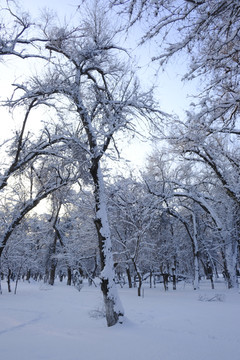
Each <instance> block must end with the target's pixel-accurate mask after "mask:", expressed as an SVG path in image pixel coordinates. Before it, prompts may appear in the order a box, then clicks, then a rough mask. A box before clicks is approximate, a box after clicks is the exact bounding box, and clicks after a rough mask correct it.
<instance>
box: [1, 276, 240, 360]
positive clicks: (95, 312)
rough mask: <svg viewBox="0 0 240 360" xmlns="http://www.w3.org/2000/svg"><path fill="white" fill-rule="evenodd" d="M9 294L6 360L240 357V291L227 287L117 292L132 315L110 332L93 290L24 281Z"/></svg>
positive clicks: (4, 301)
mask: <svg viewBox="0 0 240 360" xmlns="http://www.w3.org/2000/svg"><path fill="white" fill-rule="evenodd" d="M3 290H4V292H3V295H2V296H0V359H1V360H15V359H16V360H17V359H18V360H40V359H41V360H42V359H45V360H46V359H47V360H228V359H229V360H230V359H231V360H239V359H240V330H239V329H240V294H239V293H238V291H236V290H231V291H229V290H227V289H226V288H225V286H224V284H216V289H215V290H211V289H210V284H208V283H203V284H201V290H199V291H193V290H192V289H191V288H190V286H187V285H186V286H183V284H180V285H179V286H178V290H177V291H172V290H169V292H164V291H163V289H162V288H161V285H159V286H158V287H157V288H156V289H149V288H148V287H147V286H146V287H145V289H144V297H141V298H138V297H137V295H136V289H127V288H123V289H119V292H120V297H121V300H122V303H123V306H124V308H125V313H126V318H125V321H124V323H123V324H122V325H116V326H114V327H112V328H107V326H106V323H105V319H104V318H102V308H103V307H102V296H101V293H100V290H99V289H98V288H95V287H93V286H92V287H88V286H87V285H85V286H84V287H83V289H82V290H81V292H78V291H77V290H76V289H75V288H74V287H67V286H66V285H64V284H59V283H58V284H56V285H55V286H54V287H48V286H45V285H43V284H40V283H31V284H28V283H23V282H21V283H19V286H18V292H17V295H14V294H8V293H7V290H6V287H5V285H4V287H3ZM209 300H212V301H209ZM214 300H216V301H214ZM219 300H221V301H219Z"/></svg>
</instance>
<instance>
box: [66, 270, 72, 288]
mask: <svg viewBox="0 0 240 360" xmlns="http://www.w3.org/2000/svg"><path fill="white" fill-rule="evenodd" d="M71 284H72V270H71V268H70V267H69V266H68V268H67V285H69V286H71Z"/></svg>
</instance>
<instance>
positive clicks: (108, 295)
mask: <svg viewBox="0 0 240 360" xmlns="http://www.w3.org/2000/svg"><path fill="white" fill-rule="evenodd" d="M91 175H92V178H93V181H94V187H95V188H94V195H95V205H96V217H95V226H96V229H97V234H98V244H99V252H100V265H101V290H102V293H103V299H104V304H105V309H106V320H107V325H108V326H113V325H115V324H116V323H117V322H120V321H121V320H122V316H123V308H122V305H121V302H120V299H119V297H118V292H117V288H116V284H115V281H114V277H115V276H114V275H115V271H114V265H113V257H112V244H111V237H110V229H109V224H108V216H107V207H106V199H105V189H104V183H103V176H102V172H101V169H100V164H99V161H98V160H97V159H94V160H93V165H92V167H91Z"/></svg>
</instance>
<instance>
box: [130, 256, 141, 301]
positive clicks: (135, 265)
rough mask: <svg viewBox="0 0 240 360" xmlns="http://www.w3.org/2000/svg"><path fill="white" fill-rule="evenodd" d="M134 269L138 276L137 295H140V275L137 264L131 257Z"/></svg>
mask: <svg viewBox="0 0 240 360" xmlns="http://www.w3.org/2000/svg"><path fill="white" fill-rule="evenodd" d="M132 262H133V266H134V269H135V271H136V274H137V277H138V296H141V288H142V277H141V274H140V271H139V270H138V267H137V264H136V262H135V260H134V259H132Z"/></svg>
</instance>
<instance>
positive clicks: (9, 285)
mask: <svg viewBox="0 0 240 360" xmlns="http://www.w3.org/2000/svg"><path fill="white" fill-rule="evenodd" d="M11 275H12V272H11V270H10V269H8V276H7V284H8V292H11Z"/></svg>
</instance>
